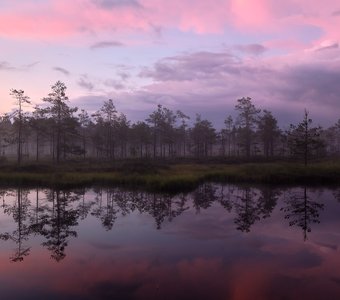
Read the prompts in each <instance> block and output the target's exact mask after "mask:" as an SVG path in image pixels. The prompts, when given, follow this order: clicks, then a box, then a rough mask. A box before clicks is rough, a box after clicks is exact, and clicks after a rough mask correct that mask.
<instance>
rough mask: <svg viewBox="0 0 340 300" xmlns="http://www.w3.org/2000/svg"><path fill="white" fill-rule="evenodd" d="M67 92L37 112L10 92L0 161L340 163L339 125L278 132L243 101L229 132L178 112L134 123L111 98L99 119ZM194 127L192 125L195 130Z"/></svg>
mask: <svg viewBox="0 0 340 300" xmlns="http://www.w3.org/2000/svg"><path fill="white" fill-rule="evenodd" d="M66 90H67V87H66V85H65V84H64V83H63V82H61V81H57V82H56V83H55V84H54V85H52V87H51V92H50V93H49V94H48V95H47V96H46V97H45V98H43V104H41V105H37V106H35V107H34V108H33V111H31V112H28V111H25V108H26V107H27V106H28V105H31V101H30V98H29V97H28V96H27V95H26V94H25V92H24V91H23V90H17V89H12V90H11V91H10V95H12V96H13V98H14V99H15V109H14V110H13V111H12V112H11V113H5V114H4V115H2V116H0V151H1V157H2V160H9V159H12V160H13V159H16V161H17V162H18V164H21V163H22V161H23V160H30V161H32V160H35V161H37V162H39V161H53V162H55V163H59V162H61V161H66V160H70V159H72V160H75V159H77V160H87V159H97V160H107V161H113V160H122V159H133V158H135V159H145V158H150V159H151V158H153V159H164V160H165V159H180V158H196V159H208V158H211V157H219V158H226V159H228V158H229V159H235V158H238V159H245V160H249V159H258V158H265V159H275V158H298V159H300V160H301V161H303V162H304V164H307V163H308V162H309V161H310V160H311V159H313V158H321V157H326V156H339V154H340V119H339V120H338V121H337V123H335V124H334V125H333V126H331V127H329V128H322V127H321V126H314V125H313V121H312V119H311V118H310V115H309V112H308V111H307V110H305V112H304V115H303V117H302V120H301V122H300V123H298V124H290V126H289V128H288V129H286V130H283V129H280V128H279V126H278V121H277V119H276V118H275V117H274V115H273V113H272V112H271V111H269V110H266V109H263V110H261V109H259V108H258V107H256V106H255V105H254V103H253V102H252V99H251V98H249V97H243V98H241V99H238V100H237V102H236V105H235V112H236V113H237V117H235V118H233V117H232V116H231V115H226V118H225V121H224V127H223V128H222V129H220V130H217V129H216V128H214V126H213V124H212V122H211V121H209V120H207V119H204V118H202V116H201V115H199V114H196V117H195V119H194V120H193V121H189V119H190V118H189V116H187V115H186V114H185V113H183V112H182V111H180V110H177V111H173V110H171V109H169V108H167V107H165V106H163V105H161V104H159V105H157V107H156V109H155V110H154V111H153V112H151V113H150V115H149V116H148V117H147V118H146V119H145V120H144V121H137V122H131V121H130V120H128V119H127V117H126V115H125V114H123V113H121V112H118V111H117V109H116V107H115V105H114V102H113V100H112V99H108V100H107V101H104V102H103V105H102V106H101V107H100V108H99V109H98V110H97V111H96V112H95V113H93V114H89V113H88V112H87V111H86V110H84V109H78V108H77V107H71V106H70V102H69V98H68V96H67V94H66ZM190 124H191V125H190Z"/></svg>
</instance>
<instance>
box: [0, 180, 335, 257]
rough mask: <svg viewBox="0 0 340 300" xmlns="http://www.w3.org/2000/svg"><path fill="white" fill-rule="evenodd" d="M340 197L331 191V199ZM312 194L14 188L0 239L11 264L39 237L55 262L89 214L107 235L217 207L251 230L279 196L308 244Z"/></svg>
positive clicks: (223, 188)
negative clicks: (141, 220)
mask: <svg viewBox="0 0 340 300" xmlns="http://www.w3.org/2000/svg"><path fill="white" fill-rule="evenodd" d="M338 193H339V192H338V191H333V195H334V197H337V195H338ZM282 195H283V197H282ZM312 195H313V197H312V196H311V195H309V193H308V190H307V188H306V187H304V188H294V189H290V190H283V189H278V188H273V187H268V186H261V187H257V188H253V187H249V186H242V185H240V186H234V185H217V184H213V183H205V184H202V185H201V186H200V187H199V188H198V189H196V190H195V191H194V192H192V193H189V194H180V195H176V196H170V195H165V194H157V193H147V192H143V191H134V190H133V191H128V190H123V189H120V188H95V189H92V190H86V189H80V190H75V191H62V190H39V189H36V190H35V191H33V190H25V189H23V188H17V189H15V190H5V191H1V192H0V196H1V197H2V210H3V213H4V214H7V215H9V216H11V217H12V218H13V224H15V227H14V228H13V230H12V231H6V232H2V233H1V234H0V238H1V239H2V240H4V241H11V242H13V243H14V244H16V250H15V251H14V254H13V255H11V261H13V262H19V261H23V259H24V257H25V256H27V255H29V253H30V249H31V247H30V246H29V239H30V237H31V236H37V235H39V236H41V237H43V242H42V243H41V245H42V246H43V247H45V248H46V249H48V250H49V251H50V253H51V258H53V259H54V260H55V261H57V262H58V261H61V260H62V259H64V258H65V256H66V248H67V246H68V244H69V242H70V241H71V240H72V239H74V238H76V237H77V225H78V222H79V220H85V219H86V218H87V217H88V216H89V215H90V216H93V217H95V218H97V219H98V220H99V221H100V223H101V224H102V227H103V228H104V229H105V230H106V231H111V230H112V228H113V226H114V224H115V222H116V221H117V219H118V218H119V217H124V216H127V215H129V214H131V213H133V212H135V211H136V212H138V213H139V214H142V215H149V216H151V217H152V218H153V219H154V222H155V228H156V229H161V228H162V224H163V223H164V222H167V223H170V222H172V221H173V219H174V218H176V217H178V216H180V215H181V214H183V213H184V212H185V211H187V210H190V207H191V206H192V207H193V209H194V210H195V211H196V214H197V213H200V212H202V211H205V210H208V209H209V208H210V207H212V206H213V205H215V204H217V203H218V204H219V205H220V206H221V207H222V208H224V213H225V214H230V215H231V216H232V218H233V222H234V224H235V226H236V229H237V230H239V231H241V232H250V231H251V228H252V226H254V224H256V223H257V222H260V221H261V220H263V219H266V218H269V217H270V216H271V213H272V212H273V210H274V209H275V207H276V206H277V203H278V200H279V199H280V197H281V198H282V200H283V201H282V202H283V205H284V206H283V207H281V208H280V210H281V211H283V212H284V216H283V217H284V219H288V220H289V226H297V227H300V228H301V229H302V231H303V239H304V240H306V239H307V232H311V230H312V224H315V223H320V220H319V217H320V212H321V211H322V210H323V209H324V204H322V203H320V202H318V199H317V193H315V192H314V193H313V194H312Z"/></svg>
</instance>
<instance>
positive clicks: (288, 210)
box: [281, 187, 324, 240]
mask: <svg viewBox="0 0 340 300" xmlns="http://www.w3.org/2000/svg"><path fill="white" fill-rule="evenodd" d="M289 194H290V195H289V196H288V197H287V199H285V203H286V206H285V207H282V208H281V210H282V211H284V212H285V218H286V219H288V220H289V226H298V227H300V228H302V231H303V238H304V240H306V239H307V232H311V231H312V228H311V224H313V223H320V219H319V218H320V211H321V210H323V208H324V204H322V203H319V202H318V201H317V199H311V197H310V196H309V194H308V191H307V187H304V188H302V189H298V190H297V191H290V192H289ZM314 197H315V193H314Z"/></svg>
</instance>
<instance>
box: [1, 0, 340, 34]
mask: <svg viewBox="0 0 340 300" xmlns="http://www.w3.org/2000/svg"><path fill="white" fill-rule="evenodd" d="M13 2H14V3H13ZM13 2H9V1H8V2H7V6H8V7H9V8H10V9H3V10H2V11H0V36H6V37H21V38H23V37H24V38H45V39H55V38H56V37H59V38H64V37H69V36H73V35H78V34H80V33H82V32H84V31H89V32H93V33H95V34H99V33H100V32H103V31H104V32H114V31H117V30H120V31H127V30H143V31H146V32H148V31H153V30H154V27H155V26H161V27H166V28H177V29H179V30H182V31H193V32H196V33H201V34H208V33H222V32H224V30H225V28H227V27H229V28H231V27H234V28H236V29H238V30H244V31H250V32H276V33H278V34H280V32H283V31H287V30H294V28H295V27H296V26H297V25H301V26H302V25H305V26H315V27H318V28H320V29H321V30H322V31H323V32H324V37H325V38H327V39H339V35H340V33H339V30H338V28H339V26H340V17H339V15H338V14H336V12H337V11H338V10H339V7H338V6H337V5H336V2H335V1H334V0H325V1H322V2H320V1H309V0H301V1H296V0H288V1H285V2H282V1H273V0H259V1H251V0H214V1H206V0H195V1H194V0H188V1H181V0H173V1H161V0H139V1H137V0H131V1H126V2H125V3H126V5H124V2H122V1H99V0H82V1H80V0H74V1H66V0H50V1H46V2H44V4H41V3H40V2H39V3H38V4H37V2H36V1H33V0H28V1H25V4H24V5H22V2H20V5H17V6H15V7H14V5H15V4H16V3H15V2H16V1H13ZM11 3H12V4H11ZM10 5H12V6H13V7H11V6H10ZM17 7H18V8H17Z"/></svg>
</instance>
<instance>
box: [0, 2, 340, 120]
mask: <svg viewBox="0 0 340 300" xmlns="http://www.w3.org/2000/svg"><path fill="white" fill-rule="evenodd" d="M339 28H340V2H339V1H335V0H323V1H319V0H285V1H277V0H171V1H165V0H72V1H69V0H0V104H1V105H0V113H1V114H2V113H5V112H8V111H10V110H12V109H13V108H14V99H13V98H12V96H10V90H11V89H22V90H24V91H25V94H26V95H27V96H29V97H30V98H31V101H32V103H33V104H34V105H35V104H40V103H42V98H44V97H46V96H47V94H48V93H49V92H50V91H51V86H52V85H53V84H54V83H55V82H56V81H58V80H60V81H62V82H64V83H65V84H66V86H67V87H68V89H67V95H68V96H69V99H70V105H71V106H77V107H79V108H80V109H86V110H88V111H89V112H94V111H96V110H98V109H99V108H100V107H101V106H102V104H103V102H104V101H105V100H108V99H113V101H114V103H115V105H116V108H117V110H118V111H120V112H123V113H125V114H126V115H127V117H128V118H129V119H132V120H143V119H145V117H146V116H147V115H148V114H150V113H151V112H152V111H153V110H154V109H156V106H157V104H162V105H164V106H166V107H168V108H170V109H173V110H177V109H180V110H182V111H183V112H184V113H186V114H188V115H189V116H191V117H192V118H193V119H194V118H195V114H196V113H200V114H202V116H203V117H205V118H208V119H209V120H211V121H212V122H213V123H214V124H215V125H216V126H222V125H223V120H224V119H225V118H226V116H228V115H234V116H235V115H236V113H235V110H234V107H235V104H236V102H237V99H240V98H242V97H251V98H252V101H253V103H254V104H255V105H256V106H257V107H259V108H261V109H267V110H270V111H272V112H273V114H274V116H275V117H277V118H278V119H279V123H280V124H281V126H285V125H288V124H289V123H294V122H298V121H300V120H301V119H302V117H303V114H304V109H307V110H308V111H309V113H310V116H311V117H312V119H313V121H314V122H315V123H317V124H321V125H324V126H328V125H332V124H334V123H335V122H336V121H337V120H338V119H339V118H340V114H339V112H340V110H339V102H340V101H339V97H340V48H339V40H340V30H339ZM27 109H28V110H29V109H31V108H27Z"/></svg>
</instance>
